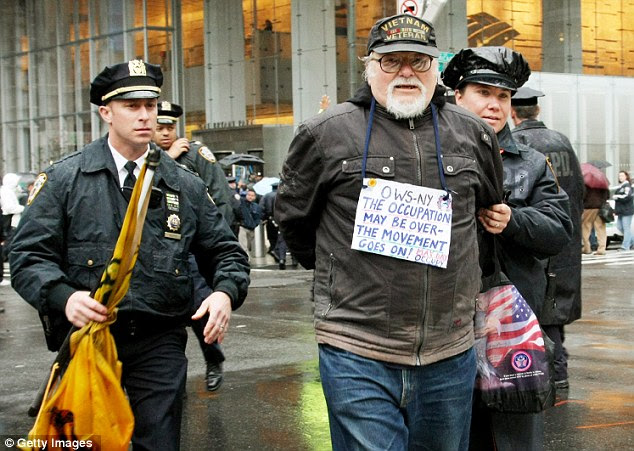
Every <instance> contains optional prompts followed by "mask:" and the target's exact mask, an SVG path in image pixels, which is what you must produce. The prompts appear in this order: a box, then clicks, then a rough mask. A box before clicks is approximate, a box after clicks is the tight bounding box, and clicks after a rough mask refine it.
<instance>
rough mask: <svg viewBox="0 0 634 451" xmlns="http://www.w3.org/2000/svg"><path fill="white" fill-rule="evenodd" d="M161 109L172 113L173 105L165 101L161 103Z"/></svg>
mask: <svg viewBox="0 0 634 451" xmlns="http://www.w3.org/2000/svg"><path fill="white" fill-rule="evenodd" d="M161 109H162V110H163V111H172V104H171V103H169V102H168V101H167V100H164V101H162V102H161Z"/></svg>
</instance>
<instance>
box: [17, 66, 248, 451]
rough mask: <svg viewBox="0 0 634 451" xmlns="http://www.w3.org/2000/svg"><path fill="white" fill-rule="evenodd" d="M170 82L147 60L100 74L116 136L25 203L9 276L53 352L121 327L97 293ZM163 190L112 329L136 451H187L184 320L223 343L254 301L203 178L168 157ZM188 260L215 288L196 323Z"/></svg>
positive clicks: (57, 168) (81, 155)
mask: <svg viewBox="0 0 634 451" xmlns="http://www.w3.org/2000/svg"><path fill="white" fill-rule="evenodd" d="M162 82H163V74H162V71H161V68H160V67H159V66H156V65H153V64H149V63H146V62H144V61H141V60H133V61H129V62H125V63H121V64H115V65H113V66H108V67H106V68H105V69H104V70H103V71H101V72H100V73H99V74H98V75H97V76H96V78H95V79H94V80H93V82H92V83H91V87H90V101H91V103H93V104H94V105H97V106H98V111H99V115H100V116H101V119H102V120H103V121H104V122H105V123H106V124H107V125H108V134H107V135H106V136H104V137H102V138H99V139H97V140H96V141H93V142H92V143H90V144H88V145H87V146H86V147H84V148H83V149H82V150H81V151H80V152H77V153H74V154H72V155H70V156H67V157H65V158H64V159H62V160H60V161H58V162H57V163H54V164H53V165H52V166H51V167H49V168H48V169H46V171H45V172H43V173H42V174H40V175H39V176H38V178H37V181H36V182H35V188H34V189H33V191H32V192H31V195H30V197H29V199H28V201H27V204H28V208H27V209H26V210H25V213H24V217H23V220H22V221H20V224H19V225H18V228H17V230H16V233H15V237H14V241H13V245H12V248H11V254H10V262H11V268H12V275H11V279H12V283H13V287H14V288H15V290H16V291H17V292H18V294H20V296H22V297H23V298H24V299H25V300H26V301H27V302H29V303H30V304H31V305H33V306H34V307H35V308H36V309H37V310H38V312H39V314H40V315H41V316H42V317H46V318H48V321H47V323H48V324H50V325H53V327H55V330H54V331H53V333H52V337H53V339H52V340H51V342H50V345H51V347H52V348H53V349H55V345H56V347H57V348H59V345H60V344H61V341H62V340H63V338H64V337H65V336H66V334H67V332H68V331H69V329H70V326H71V324H72V325H74V326H76V327H83V326H85V325H86V324H88V323H89V322H90V321H97V322H106V321H110V322H112V321H114V320H115V318H113V317H110V318H108V317H106V313H107V309H106V307H105V306H104V305H102V304H101V303H99V302H97V301H96V300H95V299H93V298H92V297H91V296H90V293H91V292H92V290H94V289H96V287H97V285H98V284H99V281H100V279H101V275H102V273H103V271H104V268H105V266H106V265H107V264H108V262H109V260H110V258H111V257H112V252H113V249H114V247H115V244H116V241H117V238H118V236H119V233H120V230H121V226H122V223H123V218H124V216H125V213H126V210H127V207H128V202H127V199H128V198H129V197H127V195H129V194H130V190H131V189H132V187H133V186H134V183H135V181H136V177H137V176H138V175H139V173H140V171H141V166H142V165H143V164H144V162H145V157H146V155H147V153H148V152H149V150H150V141H151V139H152V136H153V134H154V131H155V129H156V116H157V105H156V103H157V101H156V98H157V97H158V96H159V93H160V86H161V84H162ZM153 183H154V189H153V190H152V197H153V198H154V200H152V197H151V198H150V207H151V208H149V209H148V212H147V216H146V220H145V223H144V227H143V239H142V240H141V244H140V247H139V252H138V258H137V261H136V265H135V266H134V269H133V271H132V274H131V279H130V287H129V289H128V292H127V293H126V295H125V297H124V298H123V300H122V301H121V303H120V304H119V306H118V309H117V310H118V311H117V313H116V321H115V322H114V323H112V325H111V326H110V330H111V333H112V336H113V337H114V339H115V342H116V346H117V353H118V358H119V360H120V361H121V364H122V368H121V369H122V373H121V383H122V386H123V387H124V388H125V391H126V394H127V396H128V398H129V401H130V406H131V407H132V411H133V413H134V421H135V424H134V433H133V436H132V447H133V448H134V449H146V450H155V449H161V450H177V449H179V447H180V426H181V416H182V400H183V393H184V390H185V382H186V380H187V358H186V356H185V345H186V343H187V332H186V330H185V325H186V324H187V323H188V322H189V321H190V320H191V319H194V320H195V319H199V318H201V317H203V316H204V315H206V314H208V315H209V320H208V322H207V324H206V326H205V340H206V342H207V343H212V342H214V341H216V340H218V341H219V342H222V340H223V339H224V337H225V334H226V332H227V327H228V322H229V320H230V317H231V310H232V309H236V308H238V307H239V306H240V305H241V304H242V302H243V301H244V298H245V297H246V294H247V288H248V285H249V276H248V274H249V267H248V261H247V256H246V255H245V253H244V251H243V250H242V249H241V248H240V245H239V244H238V242H237V241H236V239H235V237H234V235H233V234H232V233H231V231H230V230H229V227H228V226H227V224H226V222H225V221H224V220H223V219H222V216H221V215H220V213H219V212H218V209H217V208H216V206H215V205H214V204H213V202H212V201H211V199H210V198H209V195H208V194H207V188H206V187H205V185H204V183H203V182H202V181H201V180H200V179H199V178H198V177H197V176H195V175H194V174H192V173H191V172H190V171H188V170H186V169H184V168H183V167H181V166H180V165H179V164H177V163H176V162H174V161H173V160H172V159H170V158H166V157H165V156H164V157H163V158H161V159H160V162H159V165H158V167H157V168H156V171H155V173H154V178H153ZM190 253H193V254H194V255H195V256H196V259H197V261H198V262H199V263H200V265H199V270H200V272H201V273H202V274H203V276H204V277H205V279H206V280H208V281H209V282H210V284H212V286H211V288H212V290H213V293H212V294H211V295H210V296H208V297H207V298H206V299H205V300H204V301H203V302H202V305H201V307H200V308H199V309H198V311H197V312H196V313H195V314H194V316H191V309H192V305H193V299H192V289H193V288H192V280H191V277H190V274H189V264H188V262H187V259H188V256H189V254H190ZM49 337H51V335H49ZM60 337H61V340H60Z"/></svg>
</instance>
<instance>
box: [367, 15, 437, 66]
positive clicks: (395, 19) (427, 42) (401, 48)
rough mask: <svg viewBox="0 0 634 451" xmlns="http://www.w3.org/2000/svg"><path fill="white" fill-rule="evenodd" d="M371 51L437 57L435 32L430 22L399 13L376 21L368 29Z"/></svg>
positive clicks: (369, 51) (369, 50)
mask: <svg viewBox="0 0 634 451" xmlns="http://www.w3.org/2000/svg"><path fill="white" fill-rule="evenodd" d="M371 52H376V53H391V52H418V53H424V54H426V55H429V56H432V57H434V58H437V57H438V56H439V55H440V52H439V51H438V48H437V47H436V34H435V32H434V27H433V25H432V24H431V23H429V22H426V21H425V20H423V19H419V18H418V17H414V16H412V15H410V14H399V15H396V16H392V17H386V18H384V19H380V20H379V21H377V22H376V23H375V24H374V26H373V27H372V29H371V30H370V38H369V39H368V53H367V54H368V55H369V54H370V53H371Z"/></svg>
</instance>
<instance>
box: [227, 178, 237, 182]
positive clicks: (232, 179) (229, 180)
mask: <svg viewBox="0 0 634 451" xmlns="http://www.w3.org/2000/svg"><path fill="white" fill-rule="evenodd" d="M226 179H227V183H234V182H235V181H236V178H235V177H226Z"/></svg>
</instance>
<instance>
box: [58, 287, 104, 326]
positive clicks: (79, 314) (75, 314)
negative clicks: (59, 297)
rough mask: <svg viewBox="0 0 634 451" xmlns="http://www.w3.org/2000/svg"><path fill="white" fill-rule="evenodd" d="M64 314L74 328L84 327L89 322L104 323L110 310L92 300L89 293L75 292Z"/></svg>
mask: <svg viewBox="0 0 634 451" xmlns="http://www.w3.org/2000/svg"><path fill="white" fill-rule="evenodd" d="M64 313H66V318H68V321H70V322H71V324H72V325H73V326H76V327H84V326H85V325H86V324H88V322H89V321H96V322H98V323H103V322H104V321H105V320H106V318H107V316H106V315H107V313H108V309H107V308H106V306H105V305H103V304H101V303H100V302H97V301H95V300H94V299H93V298H91V297H90V292H89V291H75V292H74V293H73V294H71V295H70V297H69V298H68V301H66V307H65V309H64Z"/></svg>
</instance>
